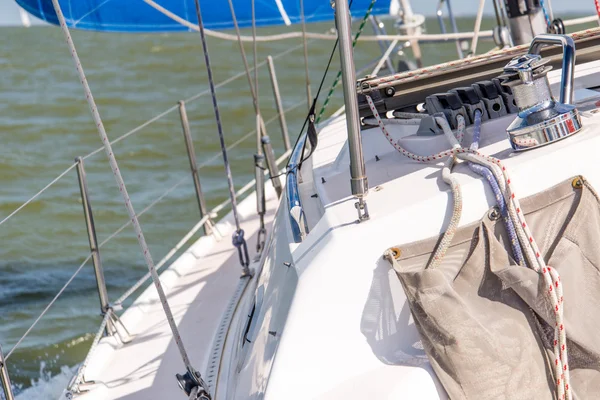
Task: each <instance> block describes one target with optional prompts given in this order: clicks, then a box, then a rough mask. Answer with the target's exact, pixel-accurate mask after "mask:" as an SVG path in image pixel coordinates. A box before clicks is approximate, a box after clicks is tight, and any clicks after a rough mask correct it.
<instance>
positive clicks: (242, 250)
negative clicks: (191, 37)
mask: <svg viewBox="0 0 600 400" xmlns="http://www.w3.org/2000/svg"><path fill="white" fill-rule="evenodd" d="M54 1H57V0H54ZM195 3H196V16H197V18H198V26H199V32H200V40H201V42H202V49H203V51H204V63H205V64H206V71H207V74H208V84H209V86H210V92H211V97H212V103H213V111H214V113H215V120H216V122H217V132H218V134H219V142H220V144H221V152H222V153H223V165H224V167H225V174H226V175H227V186H228V188H229V197H230V199H231V211H232V214H233V219H234V221H235V227H236V231H235V233H234V234H233V238H232V242H233V245H234V246H235V247H236V248H237V250H238V255H239V258H240V264H241V265H242V274H243V275H244V276H246V275H250V268H249V265H250V260H249V258H250V257H249V255H248V245H247V244H246V240H245V239H244V231H243V230H242V228H241V226H240V217H239V215H238V209H237V200H236V197H235V188H234V186H233V178H232V176H231V166H230V165H229V159H228V157H227V148H226V146H225V136H224V135H223V126H222V124H221V115H220V113H219V105H218V103H217V93H216V91H215V83H214V80H213V75H212V69H211V66H210V57H209V55H208V45H207V44H206V35H205V32H204V24H203V22H202V12H201V11H200V1H199V0H195Z"/></svg>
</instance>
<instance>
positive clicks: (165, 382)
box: [77, 186, 277, 400]
mask: <svg viewBox="0 0 600 400" xmlns="http://www.w3.org/2000/svg"><path fill="white" fill-rule="evenodd" d="M268 187H269V188H270V186H268ZM276 207H277V199H276V197H275V194H274V192H273V191H272V190H268V192H267V215H266V217H265V221H266V222H268V225H267V229H269V225H270V223H271V221H272V219H273V215H274V213H275V209H276ZM239 211H240V217H241V218H242V228H243V229H244V231H245V232H246V239H247V243H248V250H249V251H250V259H251V260H252V259H253V258H254V256H255V254H256V232H257V230H258V227H259V220H258V216H257V215H256V197H255V196H254V195H253V194H252V195H250V196H249V197H248V198H246V199H245V200H244V201H243V202H241V203H240V204H239ZM216 229H217V230H218V231H219V232H220V233H221V234H222V238H221V239H220V240H218V241H217V240H215V238H214V236H205V237H202V238H200V239H199V240H198V241H197V242H196V243H195V244H193V245H192V246H191V247H190V248H189V249H188V250H187V251H186V252H185V253H184V254H183V255H182V256H181V257H180V258H179V259H178V260H177V261H176V262H175V263H174V264H173V265H171V267H169V269H168V270H166V271H165V272H164V273H163V274H161V281H162V282H163V287H164V288H165V291H166V293H167V296H168V300H169V304H170V305H171V309H172V311H173V315H174V317H175V320H176V322H177V325H178V327H179V329H180V333H181V337H182V340H183V342H184V344H185V346H186V349H187V351H188V355H189V357H190V359H191V361H192V364H193V365H194V367H195V368H196V369H197V370H199V371H201V372H202V373H203V374H204V371H205V370H206V364H207V359H208V357H209V355H210V352H211V347H212V342H213V336H214V333H215V331H216V329H217V326H218V324H219V322H220V321H221V317H222V315H223V313H224V311H225V308H226V306H227V304H228V302H229V300H230V298H231V296H232V295H233V293H234V291H235V289H236V287H237V285H238V281H239V277H240V273H241V267H240V264H239V259H238V254H237V251H236V249H235V248H234V247H233V245H232V243H231V233H232V232H233V229H234V225H233V221H232V218H231V216H230V215H229V216H228V217H226V218H225V219H224V220H222V221H220V222H219V223H218V224H217V225H216ZM122 321H123V323H124V324H125V326H126V327H127V328H128V329H129V331H130V332H131V333H132V334H133V335H134V336H135V337H134V339H133V340H132V341H131V342H130V343H128V344H125V345H121V344H119V345H116V341H115V340H114V339H111V338H104V339H103V340H102V341H101V343H100V345H99V347H98V349H97V350H96V352H95V353H94V355H93V357H92V359H91V360H90V363H89V367H88V369H87V371H86V373H85V379H86V381H95V382H96V385H94V387H93V389H92V390H91V391H89V392H87V393H85V394H83V395H80V396H78V397H77V399H82V400H95V399H102V400H107V399H110V400H113V399H115V400H116V399H123V400H125V399H126V400H138V399H139V400H155V399H156V400H159V399H161V400H162V399H165V400H166V399H184V398H186V396H185V394H184V393H183V392H182V391H181V389H179V387H178V386H177V381H176V379H175V373H181V374H183V373H185V367H184V365H183V363H182V361H181V357H180V355H179V352H178V350H177V346H176V345H175V342H174V341H173V338H172V336H171V331H170V329H169V325H168V324H167V321H166V319H165V316H164V313H163V310H162V306H161V304H160V302H159V301H158V298H157V295H156V290H155V288H154V285H151V286H150V287H148V289H147V290H146V291H145V292H144V293H143V294H142V296H140V297H139V298H138V299H137V300H136V301H135V303H134V304H133V305H132V306H131V307H130V308H129V309H128V310H127V311H126V312H125V314H124V315H123V318H122Z"/></svg>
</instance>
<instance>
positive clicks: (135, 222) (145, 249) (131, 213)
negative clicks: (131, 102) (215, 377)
mask: <svg viewBox="0 0 600 400" xmlns="http://www.w3.org/2000/svg"><path fill="white" fill-rule="evenodd" d="M52 4H53V6H54V11H55V12H56V16H57V17H58V20H59V22H60V26H61V29H62V32H63V34H64V36H65V40H66V42H67V45H68V47H69V50H70V52H71V56H72V58H73V61H74V62H75V68H76V70H77V73H78V75H79V79H80V82H81V84H82V86H83V89H84V92H85V96H86V99H87V101H88V105H89V107H90V111H91V113H92V116H93V118H94V122H95V124H96V128H97V131H98V134H99V136H100V139H101V140H102V142H103V144H104V149H105V151H106V155H107V157H108V160H109V164H110V166H111V169H112V171H113V175H114V176H115V180H116V182H117V186H118V187H119V191H120V192H121V194H122V196H123V200H124V202H125V207H126V209H127V212H128V214H129V218H130V219H131V220H132V223H133V227H134V230H135V233H136V235H137V238H138V242H139V245H140V247H141V249H142V253H143V256H144V259H145V261H146V265H147V266H148V270H149V272H150V274H151V275H152V280H153V281H154V285H155V287H156V291H157V294H158V297H159V298H160V302H161V304H162V307H163V311H164V313H165V316H166V319H167V322H168V324H169V326H170V328H171V332H172V334H173V339H174V341H175V343H176V344H177V347H178V349H179V353H180V356H181V359H182V361H183V363H184V365H185V367H186V369H187V371H188V373H189V374H190V375H192V376H193V379H194V381H195V382H198V384H200V383H199V381H201V378H200V374H199V373H198V372H196V370H195V369H194V368H193V367H192V365H191V362H190V359H189V357H188V354H187V352H186V349H185V346H184V345H183V342H182V340H181V336H180V334H179V329H178V328H177V324H176V323H175V319H174V318H173V313H172V312H171V307H170V306H169V303H168V301H167V297H166V295H165V292H164V289H163V287H162V284H161V282H160V278H159V276H158V273H157V272H156V268H155V267H154V261H153V260H152V256H151V254H150V251H149V249H148V245H147V243H146V239H145V238H144V233H143V232H142V228H141V226H140V223H139V221H138V218H137V215H136V213H135V210H134V208H133V204H132V203H131V199H130V198H129V194H128V193H127V188H126V186H125V182H124V181H123V177H122V176H121V171H120V170H119V166H118V164H117V160H116V158H115V155H114V153H113V150H112V147H111V145H110V141H109V140H108V135H107V134H106V130H105V129H104V124H103V122H102V118H101V117H100V113H99V111H98V107H97V106H96V102H95V101H94V97H93V95H92V91H91V89H90V87H89V85H88V82H87V78H86V76H85V72H84V71H83V67H82V65H81V61H80V60H79V56H78V55H77V50H76V49H75V44H74V43H73V40H72V38H71V33H70V32H69V28H68V27H67V24H66V21H65V17H64V15H63V13H62V10H61V8H60V4H59V1H58V0H52Z"/></svg>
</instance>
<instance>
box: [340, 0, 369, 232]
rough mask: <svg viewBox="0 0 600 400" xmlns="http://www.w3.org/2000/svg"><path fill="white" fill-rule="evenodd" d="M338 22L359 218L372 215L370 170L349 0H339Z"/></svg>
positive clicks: (351, 163)
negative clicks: (364, 144) (368, 199)
mask: <svg viewBox="0 0 600 400" xmlns="http://www.w3.org/2000/svg"><path fill="white" fill-rule="evenodd" d="M335 23H336V26H337V31H338V40H339V44H340V45H339V52H340V64H341V70H342V87H343V88H344V104H345V106H346V126H347V129H348V148H349V150H350V187H351V189H352V195H353V196H355V197H356V198H357V199H358V202H357V203H356V209H357V210H358V219H359V221H363V220H366V219H369V212H368V210H367V203H366V202H365V197H366V196H367V192H368V191H369V183H368V182H367V171H366V169H365V160H364V157H363V148H362V140H361V136H360V119H359V118H360V116H359V113H358V99H357V95H356V72H355V70H354V58H353V56H354V52H353V50H352V32H351V28H352V25H351V22H350V9H349V6H348V0H335Z"/></svg>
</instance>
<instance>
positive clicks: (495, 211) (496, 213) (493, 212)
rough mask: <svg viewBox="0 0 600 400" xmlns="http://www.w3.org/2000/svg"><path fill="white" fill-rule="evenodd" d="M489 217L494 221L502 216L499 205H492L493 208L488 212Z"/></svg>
mask: <svg viewBox="0 0 600 400" xmlns="http://www.w3.org/2000/svg"><path fill="white" fill-rule="evenodd" d="M488 218H489V219H491V220H492V221H495V220H497V219H498V218H500V210H499V209H498V207H492V209H491V210H490V212H489V213H488Z"/></svg>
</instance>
